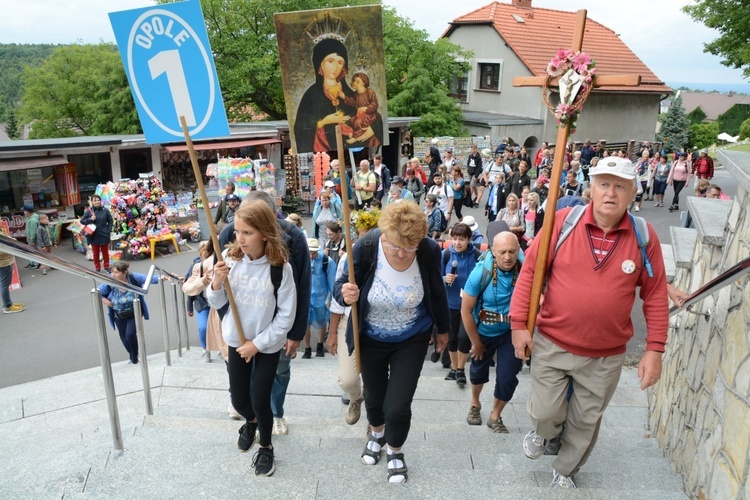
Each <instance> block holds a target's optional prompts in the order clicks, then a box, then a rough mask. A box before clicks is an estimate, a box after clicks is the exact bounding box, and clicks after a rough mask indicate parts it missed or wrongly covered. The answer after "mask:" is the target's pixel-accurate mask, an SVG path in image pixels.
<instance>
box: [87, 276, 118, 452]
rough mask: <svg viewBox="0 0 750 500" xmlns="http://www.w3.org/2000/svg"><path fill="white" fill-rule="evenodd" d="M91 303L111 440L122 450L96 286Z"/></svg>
mask: <svg viewBox="0 0 750 500" xmlns="http://www.w3.org/2000/svg"><path fill="white" fill-rule="evenodd" d="M91 305H92V306H93V308H94V321H95V322H96V329H97V334H98V335H97V336H98V339H99V358H100V359H101V362H102V376H103V378H104V392H105V394H106V396H107V410H108V411H109V426H110V428H111V429H112V442H113V443H114V445H115V449H116V450H122V449H123V445H122V430H121V429H120V414H119V412H118V411H117V395H116V393H115V379H114V377H113V376H112V361H111V359H110V356H109V343H108V341H107V326H106V325H105V324H104V304H102V294H101V292H100V291H99V289H98V288H96V287H94V288H93V289H92V290H91Z"/></svg>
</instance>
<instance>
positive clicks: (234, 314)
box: [180, 116, 245, 345]
mask: <svg viewBox="0 0 750 500" xmlns="http://www.w3.org/2000/svg"><path fill="white" fill-rule="evenodd" d="M180 125H182V133H183V134H185V144H187V148H188V153H189V154H190V163H191V164H192V165H193V173H194V174H195V182H196V183H197V184H198V191H199V192H200V194H201V203H203V210H204V212H205V214H206V223H207V224H208V230H209V232H210V233H211V241H212V242H213V244H214V254H215V255H216V257H217V258H218V260H219V261H223V260H224V259H223V258H222V256H221V246H220V245H219V236H218V235H217V233H216V226H215V225H214V218H213V217H212V216H211V208H209V206H208V197H207V196H206V186H204V185H203V174H201V169H200V167H199V166H198V157H197V156H196V155H195V149H194V148H193V140H192V139H191V138H190V132H189V131H188V128H187V122H186V121H185V117H184V116H180ZM209 286H210V285H209ZM224 289H225V290H226V291H227V299H229V308H230V309H231V310H232V317H233V318H234V324H235V326H236V327H237V335H238V336H239V338H240V345H244V344H245V334H244V332H243V331H242V322H241V321H240V313H239V311H238V310H237V305H236V304H235V302H234V295H233V294H232V287H231V286H229V279H228V277H227V279H225V280H224Z"/></svg>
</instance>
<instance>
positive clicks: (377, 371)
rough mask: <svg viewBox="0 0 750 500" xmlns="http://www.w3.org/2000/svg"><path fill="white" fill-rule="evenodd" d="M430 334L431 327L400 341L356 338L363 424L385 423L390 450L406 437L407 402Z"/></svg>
mask: <svg viewBox="0 0 750 500" xmlns="http://www.w3.org/2000/svg"><path fill="white" fill-rule="evenodd" d="M431 334H432V327H430V328H429V329H428V330H427V331H424V332H421V333H418V334H416V335H414V336H413V337H411V338H408V339H406V340H404V341H403V342H381V341H379V340H375V339H373V338H372V337H369V336H367V335H362V336H361V338H360V357H361V363H362V382H363V383H364V386H365V408H366V410H367V421H368V422H369V424H370V425H371V426H373V427H379V426H381V425H383V424H385V441H386V443H388V444H389V445H390V446H392V447H394V448H400V447H401V446H402V445H403V444H404V443H405V442H406V438H407V436H408V435H409V429H410V427H411V402H412V400H413V399H414V393H415V392H416V390H417V383H418V382H419V375H420V374H421V373H422V365H423V364H424V358H425V356H426V355H427V347H428V345H429V343H430V335H431Z"/></svg>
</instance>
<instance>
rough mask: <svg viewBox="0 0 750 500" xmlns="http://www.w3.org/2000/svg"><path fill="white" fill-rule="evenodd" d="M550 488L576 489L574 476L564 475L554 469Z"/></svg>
mask: <svg viewBox="0 0 750 500" xmlns="http://www.w3.org/2000/svg"><path fill="white" fill-rule="evenodd" d="M550 488H559V489H565V490H574V489H576V483H574V482H573V476H563V475H562V474H560V473H559V472H557V471H556V470H555V469H552V484H551V485H550Z"/></svg>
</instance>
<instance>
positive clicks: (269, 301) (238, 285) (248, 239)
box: [206, 201, 297, 476]
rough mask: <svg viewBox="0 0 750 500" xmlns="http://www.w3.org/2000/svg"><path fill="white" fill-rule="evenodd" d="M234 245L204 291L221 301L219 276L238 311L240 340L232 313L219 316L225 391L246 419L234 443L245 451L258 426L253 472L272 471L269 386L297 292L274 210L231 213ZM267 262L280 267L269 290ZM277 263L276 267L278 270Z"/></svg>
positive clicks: (260, 205) (258, 207) (251, 206)
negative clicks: (226, 357) (226, 379)
mask: <svg viewBox="0 0 750 500" xmlns="http://www.w3.org/2000/svg"><path fill="white" fill-rule="evenodd" d="M234 229H235V234H236V236H237V242H236V244H235V245H234V246H233V247H231V248H229V249H227V250H226V251H225V262H218V263H216V265H215V266H214V278H213V281H212V284H211V286H210V287H208V289H207V290H206V298H207V299H208V303H209V304H210V305H211V307H213V308H216V309H219V308H221V307H222V306H224V305H225V304H226V303H227V295H226V292H225V290H224V285H223V283H224V280H225V279H226V278H228V279H229V284H230V286H231V289H232V293H233V295H234V300H235V304H236V305H237V310H238V311H239V317H240V322H241V325H242V332H243V334H244V338H245V342H244V343H241V342H240V337H239V335H238V332H237V327H236V324H235V321H234V315H233V314H231V312H229V313H228V314H226V315H225V316H224V319H223V320H222V323H221V327H222V332H223V335H224V340H225V341H226V343H227V345H228V346H229V361H228V372H229V390H230V392H231V397H232V405H233V406H234V408H235V409H236V410H237V412H238V413H239V414H240V415H242V416H243V417H244V418H245V419H246V423H245V424H244V425H243V426H242V427H241V428H240V430H239V434H240V436H239V439H238V440H237V447H238V448H239V449H240V451H242V452H246V451H248V450H249V449H250V448H251V447H252V445H253V441H254V440H255V431H256V429H257V430H259V434H260V439H259V441H260V448H259V449H258V452H257V453H256V454H255V457H254V458H253V467H254V468H255V475H256V476H270V475H271V474H273V472H274V470H275V466H274V456H273V446H272V444H271V428H272V426H273V413H272V412H271V388H272V387H273V380H274V375H275V374H276V365H277V364H278V362H279V353H280V351H281V349H282V348H283V347H284V342H285V341H286V336H287V332H288V331H289V329H290V328H291V327H292V323H293V322H294V317H295V309H296V305H297V293H296V289H295V286H294V279H293V277H292V268H291V266H290V265H289V262H288V258H287V252H286V248H285V247H284V243H283V241H282V239H281V230H280V228H279V224H278V223H277V222H276V215H275V214H274V213H273V212H272V211H271V208H270V207H269V206H268V205H267V204H266V203H265V202H263V201H252V202H250V203H247V204H244V205H242V206H241V207H240V208H239V209H238V210H237V212H236V214H235V219H234ZM272 267H276V268H277V270H280V271H281V273H280V274H281V280H280V285H279V286H278V290H276V291H275V292H274V288H275V287H274V284H273V282H272V279H271V273H272ZM279 268H280V269H279Z"/></svg>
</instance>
